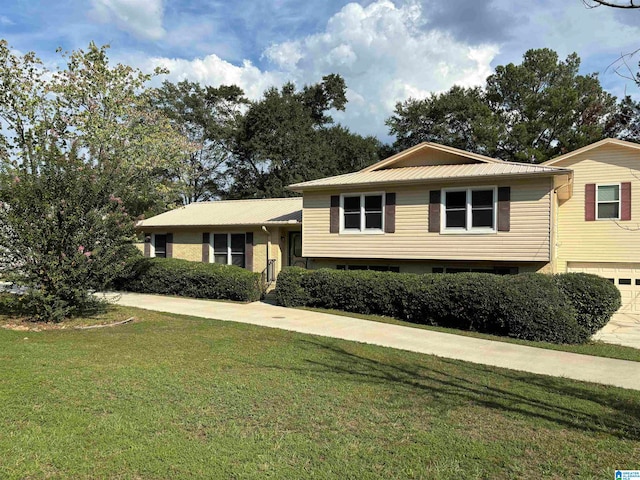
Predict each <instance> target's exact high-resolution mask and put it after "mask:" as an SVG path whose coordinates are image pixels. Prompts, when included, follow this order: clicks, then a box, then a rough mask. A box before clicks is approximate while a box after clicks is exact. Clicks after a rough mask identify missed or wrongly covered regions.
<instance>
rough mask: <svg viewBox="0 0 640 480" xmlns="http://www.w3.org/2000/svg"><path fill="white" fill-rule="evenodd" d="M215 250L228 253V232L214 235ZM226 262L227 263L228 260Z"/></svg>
mask: <svg viewBox="0 0 640 480" xmlns="http://www.w3.org/2000/svg"><path fill="white" fill-rule="evenodd" d="M213 251H214V252H215V253H224V254H225V255H226V254H227V234H226V233H222V234H220V233H216V234H215V235H214V236H213ZM224 263H227V262H226V261H225V262H224Z"/></svg>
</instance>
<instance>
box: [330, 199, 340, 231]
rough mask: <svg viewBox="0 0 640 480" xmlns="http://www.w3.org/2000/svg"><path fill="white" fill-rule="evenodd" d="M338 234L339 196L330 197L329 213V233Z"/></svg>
mask: <svg viewBox="0 0 640 480" xmlns="http://www.w3.org/2000/svg"><path fill="white" fill-rule="evenodd" d="M339 232H340V195H331V210H330V212H329V233H339Z"/></svg>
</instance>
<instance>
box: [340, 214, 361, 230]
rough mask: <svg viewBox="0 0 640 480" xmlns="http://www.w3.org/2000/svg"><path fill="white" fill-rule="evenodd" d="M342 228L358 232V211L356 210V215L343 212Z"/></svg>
mask: <svg viewBox="0 0 640 480" xmlns="http://www.w3.org/2000/svg"><path fill="white" fill-rule="evenodd" d="M344 228H355V229H356V230H360V210H358V213H346V212H345V214H344Z"/></svg>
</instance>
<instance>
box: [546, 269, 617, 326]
mask: <svg viewBox="0 0 640 480" xmlns="http://www.w3.org/2000/svg"><path fill="white" fill-rule="evenodd" d="M554 279H555V282H556V285H558V288H560V290H562V293H564V294H565V296H566V297H567V298H568V299H569V301H570V302H571V304H572V305H573V307H574V308H575V310H576V320H577V321H578V325H580V326H581V327H583V328H584V329H586V330H587V332H589V334H590V335H593V334H594V333H596V332H597V331H598V330H600V329H601V328H602V327H604V326H605V325H606V324H607V322H608V321H609V320H610V319H611V316H612V315H613V314H614V313H616V311H617V310H618V309H619V308H620V306H621V305H622V302H621V299H620V290H618V289H617V288H616V286H615V285H614V284H613V283H611V282H610V281H609V280H607V279H605V278H602V277H599V276H597V275H591V274H588V273H563V274H561V275H555V276H554Z"/></svg>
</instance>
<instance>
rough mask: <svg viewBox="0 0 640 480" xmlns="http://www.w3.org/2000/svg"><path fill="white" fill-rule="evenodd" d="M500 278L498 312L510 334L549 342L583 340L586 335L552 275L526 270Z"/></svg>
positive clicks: (587, 337)
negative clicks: (501, 282)
mask: <svg viewBox="0 0 640 480" xmlns="http://www.w3.org/2000/svg"><path fill="white" fill-rule="evenodd" d="M502 278H503V281H504V284H505V285H506V288H505V290H503V295H504V298H503V300H502V302H501V303H502V306H503V309H502V312H501V313H502V315H503V318H504V321H505V324H506V327H507V331H508V335H509V336H510V337H514V338H521V339H524V340H535V341H544V342H551V343H584V342H586V341H587V340H588V339H589V336H590V335H588V334H587V333H586V331H585V330H584V329H583V328H581V327H580V326H579V325H578V322H577V321H576V314H575V310H574V308H573V306H572V305H571V303H570V302H569V300H568V299H567V298H566V297H565V296H564V295H563V294H562V292H561V291H560V289H558V288H557V286H556V285H555V282H554V281H553V278H552V277H550V276H548V275H544V274H541V273H528V274H522V275H515V276H509V277H502Z"/></svg>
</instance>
